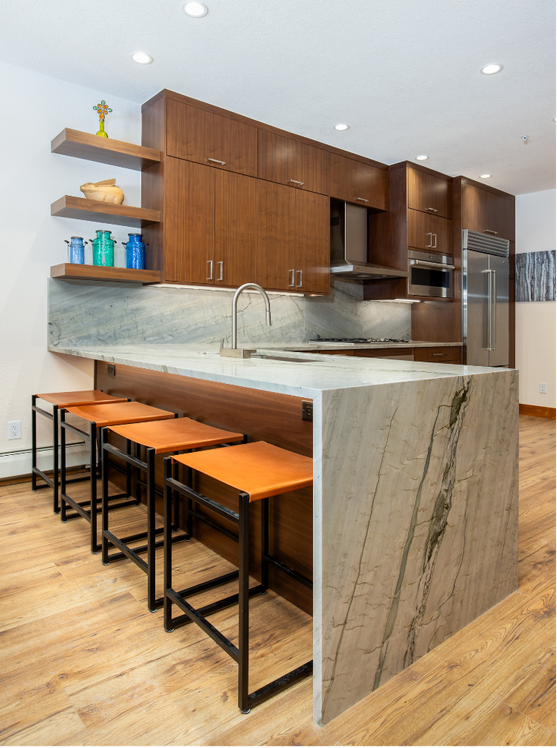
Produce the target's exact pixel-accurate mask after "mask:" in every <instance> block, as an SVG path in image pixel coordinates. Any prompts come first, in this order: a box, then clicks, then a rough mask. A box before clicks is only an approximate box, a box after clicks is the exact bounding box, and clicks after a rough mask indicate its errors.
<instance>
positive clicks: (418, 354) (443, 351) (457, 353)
mask: <svg viewBox="0 0 557 748" xmlns="http://www.w3.org/2000/svg"><path fill="white" fill-rule="evenodd" d="M461 357H462V348H461V347H460V346H449V347H447V348H414V361H428V362H430V363H445V364H460V361H461Z"/></svg>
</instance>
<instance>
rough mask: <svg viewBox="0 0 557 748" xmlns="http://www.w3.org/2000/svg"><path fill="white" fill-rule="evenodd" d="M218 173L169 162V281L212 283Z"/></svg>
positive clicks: (166, 240) (166, 239)
mask: <svg viewBox="0 0 557 748" xmlns="http://www.w3.org/2000/svg"><path fill="white" fill-rule="evenodd" d="M214 177H215V172H214V171H213V170H212V169H210V168H209V167H207V166H201V164H195V163H192V162H191V161H183V160H182V159H177V158H167V159H166V162H165V182H166V184H165V203H164V206H165V207H164V232H165V233H164V255H165V280H166V281H169V282H171V283H211V281H212V279H213V277H214V272H211V270H212V262H213V254H214V219H215V202H214V201H215V186H214Z"/></svg>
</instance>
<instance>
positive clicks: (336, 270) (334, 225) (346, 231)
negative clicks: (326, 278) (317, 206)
mask: <svg viewBox="0 0 557 748" xmlns="http://www.w3.org/2000/svg"><path fill="white" fill-rule="evenodd" d="M367 222H368V212H367V208H364V207H362V206H360V205H351V204H350V203H333V204H332V205H331V273H333V274H334V275H335V276H341V277H345V278H351V279H352V280H373V279H377V278H407V277H408V271H407V270H393V268H386V267H382V266H381V265H375V264H373V263H371V262H368V261H367V248H368V241H367Z"/></svg>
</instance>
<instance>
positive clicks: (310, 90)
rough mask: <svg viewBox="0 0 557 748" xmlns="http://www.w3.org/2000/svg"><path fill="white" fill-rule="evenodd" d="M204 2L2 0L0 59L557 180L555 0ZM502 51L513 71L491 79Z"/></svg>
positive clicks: (314, 134)
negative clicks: (200, 10) (487, 70)
mask: <svg viewBox="0 0 557 748" xmlns="http://www.w3.org/2000/svg"><path fill="white" fill-rule="evenodd" d="M206 4H207V5H208V7H209V13H208V15H207V16H205V17H204V18H201V19H193V18H189V17H188V16H186V15H185V14H184V13H183V11H182V9H181V8H182V5H183V0H104V1H103V0H101V2H94V0H1V3H0V28H1V29H2V44H1V45H0V59H1V60H3V61H5V62H10V63H13V64H16V65H20V66H21V67H24V68H28V69H31V70H35V71H38V72H41V73H45V74H47V75H51V76H54V77H56V78H61V79H63V80H67V81H71V82H73V83H77V84H81V85H84V86H88V87H91V88H95V89H99V90H102V91H103V92H106V99H107V101H108V103H109V104H110V95H111V94H112V95H115V96H121V97H123V98H126V99H129V100H131V101H136V102H138V103H142V102H144V101H146V100H147V99H148V98H150V97H151V96H153V95H154V94H155V93H157V91H159V90H160V89H161V88H168V89H170V90H173V91H178V92H180V93H183V94H186V95H188V96H192V97H194V98H196V99H201V100H203V101H207V102H210V103H211V104H216V105H217V106H221V107H224V108H225V109H230V110H232V111H235V112H239V113H240V114H244V115H246V116H248V117H252V118H253V119H256V120H259V121H261V122H266V123H270V124H272V125H275V126H277V127H280V128H283V129H285V130H288V131H290V132H295V133H299V134H300V135H306V136H307V137H310V138H314V139H315V140H319V141H322V142H324V143H329V144H331V145H336V146H339V147H340V148H344V149H346V150H348V151H352V152H354V153H360V154H362V155H364V156H369V157H370V158H374V159H376V160H378V161H382V162H384V163H387V164H391V163H396V162H398V161H402V160H405V159H408V160H414V158H415V156H416V155H417V154H419V153H426V154H429V155H430V159H429V161H426V162H425V165H426V166H429V167H431V168H432V169H436V170H438V171H441V172H443V173H445V174H450V175H457V174H464V175H465V176H468V177H471V178H472V179H478V177H479V175H480V174H482V173H485V172H489V173H491V174H492V175H493V177H492V179H489V180H486V181H487V182H488V183H489V184H491V185H492V186H494V187H498V188H500V189H503V190H505V191H507V192H511V193H513V194H522V193H526V192H536V191H539V190H546V189H551V188H553V187H554V186H555V123H554V122H553V118H554V117H555V114H556V112H555V4H554V2H553V0H465V2H462V3H459V2H454V1H451V0H422V2H417V1H416V0H297V1H295V0H278V1H277V0H275V2H272V0H206ZM138 50H141V51H145V52H147V53H148V54H150V55H152V56H153V58H154V62H153V64H151V65H146V66H143V65H137V64H136V63H134V62H132V60H131V59H130V55H131V54H132V53H133V52H136V51H138ZM491 62H499V63H502V64H503V65H504V70H503V71H502V72H501V73H499V74H498V75H494V76H485V75H481V74H480V72H479V71H480V68H481V67H482V66H483V65H485V64H487V63H491ZM23 93H24V92H23ZM10 106H13V103H10V102H4V109H5V110H6V111H7V110H8V109H9V107H10ZM5 116H9V114H7V115H5ZM338 122H347V123H348V124H350V126H351V129H350V130H348V131H347V132H336V131H335V130H333V126H334V125H335V124H337V123H338ZM107 129H108V126H107ZM523 135H528V136H529V137H530V141H529V144H528V145H526V146H525V145H524V144H523V142H522V139H521V138H522V136H523Z"/></svg>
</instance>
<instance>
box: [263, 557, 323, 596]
mask: <svg viewBox="0 0 557 748" xmlns="http://www.w3.org/2000/svg"><path fill="white" fill-rule="evenodd" d="M265 560H266V561H268V562H269V563H270V564H273V566H276V567H277V569H280V570H281V571H283V572H284V573H285V574H288V576H290V577H292V579H295V580H296V581H297V582H301V584H304V585H305V586H306V587H309V589H310V590H312V589H313V582H312V581H311V579H308V577H305V576H304V575H303V574H300V573H299V572H297V571H294V569H291V568H290V566H287V565H286V564H283V563H282V561H279V560H278V559H276V558H273V557H272V556H265Z"/></svg>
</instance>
